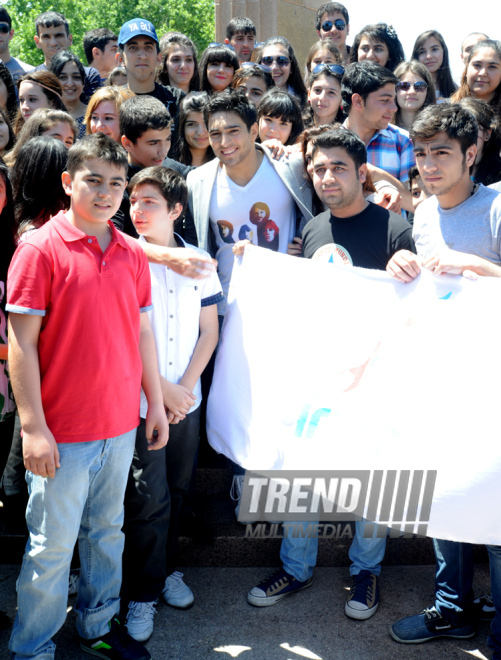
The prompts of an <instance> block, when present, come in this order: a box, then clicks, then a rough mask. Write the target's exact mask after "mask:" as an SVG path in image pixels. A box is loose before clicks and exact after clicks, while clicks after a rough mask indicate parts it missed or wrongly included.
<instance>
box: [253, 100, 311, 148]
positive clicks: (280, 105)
mask: <svg viewBox="0 0 501 660" xmlns="http://www.w3.org/2000/svg"><path fill="white" fill-rule="evenodd" d="M261 117H277V118H282V121H290V122H291V123H292V127H291V132H290V135H289V137H288V138H287V141H286V142H285V146H289V145H291V144H295V143H296V141H297V139H298V137H299V135H300V134H301V133H302V131H303V118H302V116H301V106H300V105H299V103H298V101H297V99H296V98H294V97H293V96H292V95H291V94H289V93H288V92H284V91H283V90H281V89H278V87H275V89H270V91H269V92H266V94H265V95H264V96H263V100H262V101H261V103H260V104H259V106H258V109H257V119H258V121H259V120H260V119H261Z"/></svg>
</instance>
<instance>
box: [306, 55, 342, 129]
mask: <svg viewBox="0 0 501 660" xmlns="http://www.w3.org/2000/svg"><path fill="white" fill-rule="evenodd" d="M329 77H330V78H335V79H336V80H337V81H338V82H339V85H340V86H341V82H342V79H343V76H342V75H339V74H337V73H333V72H332V71H331V70H330V69H328V68H327V67H326V68H325V69H322V71H318V72H317V73H310V75H309V76H308V91H309V90H310V89H311V88H312V86H313V84H314V83H315V82H316V81H317V80H319V79H320V78H329ZM341 106H342V104H341V103H340V104H339V108H338V111H337V114H336V116H335V118H334V121H339V122H342V121H343V120H344V118H345V114H344V112H343V108H342V107H341ZM304 121H305V124H307V125H310V124H313V123H314V113H313V109H312V108H311V106H308V108H307V110H306V111H305V115H304Z"/></svg>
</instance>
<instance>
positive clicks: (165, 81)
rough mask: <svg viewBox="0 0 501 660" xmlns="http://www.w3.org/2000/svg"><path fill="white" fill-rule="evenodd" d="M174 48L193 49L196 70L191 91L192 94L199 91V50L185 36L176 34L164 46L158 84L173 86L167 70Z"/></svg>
mask: <svg viewBox="0 0 501 660" xmlns="http://www.w3.org/2000/svg"><path fill="white" fill-rule="evenodd" d="M174 46H182V47H183V48H190V49H191V52H192V53H193V64H194V70H193V75H192V77H191V80H190V86H189V91H190V92H196V91H198V89H199V87H200V74H199V72H198V62H197V49H196V47H195V44H194V43H193V41H192V40H191V39H190V38H189V37H187V36H186V35H185V34H177V33H174V34H172V35H170V36H169V40H168V41H167V42H166V43H165V44H164V46H163V48H162V64H161V65H160V67H159V69H158V75H157V80H158V82H159V83H160V84H161V85H171V84H172V83H171V82H170V80H169V72H168V70H167V59H168V57H169V54H170V51H171V50H172V48H173V47H174Z"/></svg>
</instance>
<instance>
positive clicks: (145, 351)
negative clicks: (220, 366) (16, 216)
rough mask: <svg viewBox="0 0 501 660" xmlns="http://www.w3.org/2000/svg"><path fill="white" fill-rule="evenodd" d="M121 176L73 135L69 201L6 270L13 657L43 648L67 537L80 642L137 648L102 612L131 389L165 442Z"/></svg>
mask: <svg viewBox="0 0 501 660" xmlns="http://www.w3.org/2000/svg"><path fill="white" fill-rule="evenodd" d="M126 172H127V155H126V153H125V151H124V150H123V149H122V147H120V146H119V145H117V144H116V143H115V142H114V141H113V140H111V139H110V138H109V137H107V136H105V135H103V134H95V135H91V136H88V137H86V138H84V139H83V140H81V141H79V142H78V144H77V145H76V146H75V147H74V148H73V149H72V150H71V152H70V154H69V158H68V165H67V172H64V173H63V186H64V188H65V190H66V192H67V194H68V195H69V196H70V197H71V206H70V210H69V211H67V212H66V213H62V212H61V213H59V214H58V215H57V216H55V217H54V218H53V219H52V220H51V221H50V222H48V223H47V224H46V225H44V226H43V227H42V228H41V229H40V230H39V231H38V232H36V233H35V234H34V235H33V236H32V237H31V238H29V239H28V240H27V241H26V242H25V243H23V244H22V245H21V246H20V247H19V249H18V250H17V252H16V254H15V256H14V259H13V261H12V264H11V267H10V270H9V291H8V304H7V309H8V310H9V312H10V314H9V326H10V328H9V340H10V347H9V348H10V354H9V358H10V366H11V373H12V385H13V389H14V394H15V397H16V401H17V405H18V408H19V414H20V417H21V423H22V427H23V453H24V463H25V466H26V468H27V481H28V488H29V493H30V499H29V502H28V508H27V511H26V520H27V525H28V529H29V532H30V536H29V539H28V544H27V547H26V553H25V556H24V559H23V565H22V568H21V574H20V577H19V581H18V612H17V616H16V621H15V623H14V629H13V632H12V637H11V640H10V643H9V648H10V650H11V652H12V657H13V658H23V660H24V659H25V658H40V659H42V658H43V660H49V659H52V658H53V657H54V652H55V645H54V643H53V641H52V637H53V635H54V634H55V633H56V632H57V631H58V630H59V629H60V628H61V626H62V625H63V623H64V620H65V618H66V608H67V596H68V576H69V570H70V562H71V557H72V554H73V547H74V545H75V543H76V541H77V539H78V542H79V552H80V561H81V566H82V568H81V571H80V578H79V584H78V598H77V602H76V605H75V608H74V609H75V611H76V613H77V629H78V633H79V635H80V641H81V647H82V649H83V650H84V651H87V652H88V653H90V654H92V655H96V656H98V657H101V658H113V659H114V660H115V659H119V658H123V659H124V660H125V659H127V660H148V659H149V658H150V657H151V656H150V654H149V653H148V651H147V650H146V649H145V648H144V647H143V646H142V645H141V644H139V643H138V642H136V641H135V640H133V639H132V638H131V637H129V636H128V634H127V632H126V631H125V628H124V626H121V625H120V623H119V621H118V619H117V618H116V615H117V614H118V611H119V607H120V603H119V592H120V585H121V577H122V575H121V559H122V550H123V544H124V539H123V534H122V532H121V527H122V522H123V500H124V492H125V486H126V482H127V475H128V471H129V466H130V464H131V461H132V455H133V450H134V442H135V435H136V427H137V425H138V423H139V401H140V389H141V384H142V386H143V389H144V391H145V393H146V396H147V398H148V418H147V420H146V436H147V438H148V440H149V441H151V443H152V444H150V449H159V448H161V447H163V446H164V445H165V443H166V441H167V437H168V423H167V418H166V415H165V410H164V407H163V397H162V391H161V387H160V379H159V374H158V367H157V357H156V348H155V340H154V337H153V334H152V331H151V328H150V325H149V321H148V315H147V313H146V312H147V310H148V309H149V308H150V305H151V285H150V275H149V269H148V262H147V260H146V257H145V255H144V253H143V251H142V249H141V247H140V246H139V245H138V243H137V242H136V241H135V240H134V239H131V238H129V237H128V236H125V235H124V234H122V233H120V232H118V231H117V230H116V229H115V228H114V226H113V224H112V223H111V222H110V218H111V217H112V216H113V215H114V213H115V212H116V211H117V209H118V207H119V205H120V202H121V200H122V196H123V192H124V189H125V185H126ZM118 393H119V396H118ZM154 431H156V432H157V436H156V437H154Z"/></svg>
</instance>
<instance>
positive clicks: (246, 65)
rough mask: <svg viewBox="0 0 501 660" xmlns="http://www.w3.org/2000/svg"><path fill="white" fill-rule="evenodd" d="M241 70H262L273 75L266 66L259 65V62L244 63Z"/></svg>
mask: <svg viewBox="0 0 501 660" xmlns="http://www.w3.org/2000/svg"><path fill="white" fill-rule="evenodd" d="M240 68H241V69H260V70H261V71H265V72H266V73H271V69H270V67H269V66H266V64H258V63H257V62H242V64H241V65H240Z"/></svg>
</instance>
